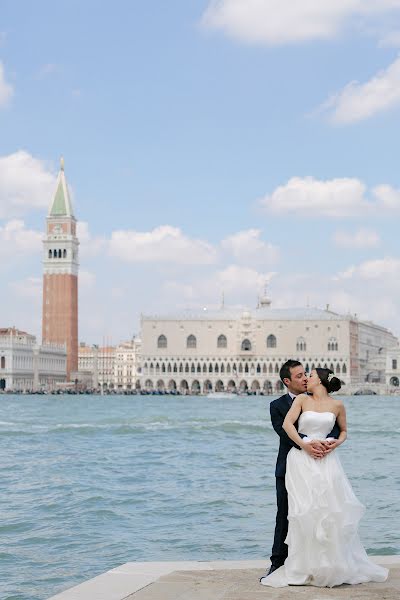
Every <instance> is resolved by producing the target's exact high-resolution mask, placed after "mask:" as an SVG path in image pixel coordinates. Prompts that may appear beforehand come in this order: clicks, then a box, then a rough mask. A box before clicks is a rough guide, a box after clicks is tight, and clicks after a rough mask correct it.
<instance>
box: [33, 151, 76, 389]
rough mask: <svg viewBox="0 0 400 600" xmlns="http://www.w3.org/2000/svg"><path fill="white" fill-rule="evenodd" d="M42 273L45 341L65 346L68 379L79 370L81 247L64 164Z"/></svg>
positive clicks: (59, 175) (49, 229)
mask: <svg viewBox="0 0 400 600" xmlns="http://www.w3.org/2000/svg"><path fill="white" fill-rule="evenodd" d="M46 221H47V231H46V237H45V239H44V241H43V245H44V259H43V264H44V273H43V318H42V339H43V342H45V343H46V342H47V343H55V344H66V347H67V379H68V380H70V376H71V372H73V371H77V370H78V266H79V265H78V247H79V241H78V238H77V237H76V219H75V217H74V214H73V211H72V204H71V200H70V197H69V193H68V186H67V182H66V179H65V174H64V161H63V159H61V168H60V172H59V174H58V178H57V185H56V192H55V195H54V198H53V200H52V203H51V205H50V210H49V213H48V215H47V220H46Z"/></svg>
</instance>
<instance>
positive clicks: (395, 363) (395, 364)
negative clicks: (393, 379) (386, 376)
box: [392, 358, 397, 371]
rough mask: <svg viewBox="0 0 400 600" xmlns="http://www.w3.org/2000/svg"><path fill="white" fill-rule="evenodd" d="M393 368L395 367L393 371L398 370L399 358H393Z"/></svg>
mask: <svg viewBox="0 0 400 600" xmlns="http://www.w3.org/2000/svg"><path fill="white" fill-rule="evenodd" d="M392 369H393V371H397V359H396V358H393V359H392Z"/></svg>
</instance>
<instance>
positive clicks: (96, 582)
mask: <svg viewBox="0 0 400 600" xmlns="http://www.w3.org/2000/svg"><path fill="white" fill-rule="evenodd" d="M370 558H371V559H372V560H373V561H374V562H376V563H377V564H380V565H383V566H385V567H388V568H390V567H392V568H396V567H397V568H400V555H390V556H370ZM269 565H270V562H269V561H268V560H266V559H262V560H212V561H170V562H169V561H165V562H128V563H125V564H123V565H120V566H119V567H116V568H114V569H111V570H110V571H106V572H105V573H102V574H101V575H98V576H97V577H94V578H93V579H89V580H87V581H84V582H83V583H81V584H79V585H76V586H74V587H72V588H70V589H67V590H65V591H63V592H60V593H59V594H56V595H55V596H51V598H49V599H48V600H125V599H126V598H128V597H129V596H131V595H132V594H134V593H135V592H138V591H139V590H141V589H143V588H145V587H146V586H148V585H150V584H152V583H154V582H155V581H157V580H158V579H159V578H160V577H162V576H164V575H169V574H170V573H173V572H174V571H218V570H226V569H262V570H265V569H266V568H268V567H269Z"/></svg>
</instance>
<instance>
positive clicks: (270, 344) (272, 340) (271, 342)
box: [267, 333, 276, 348]
mask: <svg viewBox="0 0 400 600" xmlns="http://www.w3.org/2000/svg"><path fill="white" fill-rule="evenodd" d="M267 348H276V337H275V336H274V335H273V334H272V333H271V335H269V336H268V337H267Z"/></svg>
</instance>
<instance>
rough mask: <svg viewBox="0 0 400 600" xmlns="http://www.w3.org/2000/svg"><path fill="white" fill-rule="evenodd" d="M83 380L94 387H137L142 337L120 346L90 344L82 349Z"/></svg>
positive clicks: (115, 389) (109, 388) (80, 375)
mask: <svg viewBox="0 0 400 600" xmlns="http://www.w3.org/2000/svg"><path fill="white" fill-rule="evenodd" d="M78 364H79V381H80V382H82V383H85V384H86V386H87V387H91V388H93V389H98V388H100V389H101V388H103V389H104V390H109V391H111V390H113V391H117V390H120V391H122V390H131V389H135V388H136V387H137V383H138V380H139V370H140V340H138V339H137V338H133V339H132V340H130V341H128V342H122V343H121V344H119V345H118V346H109V345H105V346H97V345H93V346H89V345H86V344H85V343H81V344H80V345H79V349H78Z"/></svg>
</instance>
